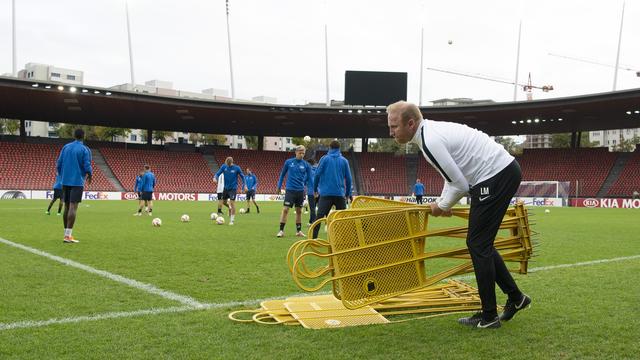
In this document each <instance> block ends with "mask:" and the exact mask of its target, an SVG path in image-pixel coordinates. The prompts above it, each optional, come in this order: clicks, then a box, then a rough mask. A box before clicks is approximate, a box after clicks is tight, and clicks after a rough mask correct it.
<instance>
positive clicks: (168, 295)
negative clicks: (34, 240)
mask: <svg viewBox="0 0 640 360" xmlns="http://www.w3.org/2000/svg"><path fill="white" fill-rule="evenodd" d="M0 243H4V244H6V245H9V246H13V247H15V248H18V249H20V250H24V251H28V252H30V253H32V254H36V255H39V256H43V257H46V258H47V259H50V260H53V261H57V262H59V263H62V264H64V265H68V266H72V267H75V268H77V269H81V270H84V271H86V272H89V273H92V274H96V275H100V276H102V277H105V278H107V279H109V280H113V281H116V282H119V283H121V284H125V285H128V286H131V287H134V288H136V289H139V290H142V291H146V292H148V293H150V294H154V295H158V296H162V297H163V298H165V299H169V300H173V301H178V302H179V303H181V304H183V305H187V306H191V307H193V308H205V307H206V305H205V304H203V303H200V302H198V301H197V300H195V299H193V298H191V297H189V296H185V295H180V294H176V293H173V292H171V291H167V290H162V289H160V288H157V287H155V286H153V285H150V284H145V283H143V282H140V281H137V280H133V279H129V278H126V277H124V276H121V275H117V274H113V273H110V272H108V271H104V270H99V269H96V268H93V267H91V266H88V265H84V264H81V263H79V262H76V261H73V260H69V259H65V258H63V257H60V256H57V255H53V254H49V253H48V252H45V251H42V250H38V249H34V248H32V247H29V246H25V245H22V244H18V243H14V242H13V241H9V240H6V239H3V238H0ZM69 246H81V245H69Z"/></svg>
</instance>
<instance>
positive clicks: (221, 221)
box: [216, 216, 224, 225]
mask: <svg viewBox="0 0 640 360" xmlns="http://www.w3.org/2000/svg"><path fill="white" fill-rule="evenodd" d="M216 224H218V225H222V224H224V218H223V217H222V216H218V218H217V219H216Z"/></svg>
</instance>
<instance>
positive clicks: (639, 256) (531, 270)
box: [529, 255, 640, 272]
mask: <svg viewBox="0 0 640 360" xmlns="http://www.w3.org/2000/svg"><path fill="white" fill-rule="evenodd" d="M633 259H640V255H632V256H624V257H617V258H611V259H601V260H591V261H583V262H578V263H573V264H560V265H549V266H541V267H537V268H533V269H530V270H529V272H536V271H547V270H554V269H561V268H572V267H576V266H588V265H596V264H604V263H610V262H616V261H625V260H633Z"/></svg>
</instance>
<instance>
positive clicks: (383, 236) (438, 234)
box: [229, 196, 534, 329]
mask: <svg viewBox="0 0 640 360" xmlns="http://www.w3.org/2000/svg"><path fill="white" fill-rule="evenodd" d="M430 211H431V209H430V207H429V206H428V205H427V206H422V205H415V204H410V203H404V202H397V201H392V200H384V199H378V198H374V197H366V196H358V197H356V198H354V200H353V203H352V206H351V208H350V209H347V210H340V211H333V212H331V213H330V214H329V216H327V218H326V219H320V220H318V221H316V222H315V223H314V224H313V225H312V226H311V228H310V229H309V239H305V240H300V241H298V242H296V243H294V244H293V245H292V246H291V248H290V249H289V253H288V254H287V262H288V265H289V270H290V272H291V275H292V277H293V280H294V282H295V283H296V284H297V285H298V286H299V287H300V288H301V289H303V290H305V291H308V292H315V291H318V290H320V289H321V288H322V287H324V286H325V285H327V284H329V283H331V285H332V288H333V291H332V294H328V295H315V296H306V297H304V296H303V297H291V298H288V299H284V300H269V301H264V302H263V303H262V304H261V309H258V310H240V311H236V312H233V313H231V314H230V315H229V318H231V319H232V320H236V321H241V322H258V323H263V324H286V325H303V326H304V327H306V328H312V329H322V328H336V327H346V326H355V325H366V324H377V323H388V322H390V321H389V320H388V319H387V317H388V316H390V315H405V316H404V317H401V318H402V319H401V320H396V321H406V320H408V319H413V318H416V315H413V316H410V315H408V314H427V317H428V316H438V315H443V314H451V313H455V312H469V311H475V310H479V309H480V298H479V296H478V293H477V290H476V289H474V288H473V287H471V286H469V285H467V284H465V283H463V282H461V281H458V280H451V279H449V280H448V281H447V282H444V283H443V282H442V281H443V280H445V279H447V278H450V277H452V276H455V275H459V274H463V273H466V272H471V271H473V264H472V263H471V258H470V256H469V252H468V250H467V247H466V245H465V244H464V242H462V244H460V245H457V246H455V247H453V248H446V247H445V246H441V245H440V244H434V245H436V246H434V248H437V250H435V249H434V250H431V249H430V250H429V251H426V248H425V243H426V241H427V240H426V239H427V238H428V237H434V239H431V240H429V241H433V242H437V241H438V240H444V241H442V243H443V244H445V245H446V244H450V243H451V240H449V241H446V238H458V241H460V239H466V234H467V227H466V226H460V227H448V228H439V229H430V228H429V226H428V225H429V213H430ZM453 215H454V216H457V217H461V218H465V219H468V217H469V209H465V208H461V209H454V210H453ZM323 223H326V232H327V239H326V240H323V239H311V234H312V231H313V229H314V228H315V227H316V226H322V224H323ZM500 229H501V231H500V232H499V233H498V236H497V237H496V240H495V247H496V249H498V251H499V252H500V254H501V255H502V257H503V258H504V260H505V261H506V262H517V263H518V265H519V266H518V268H517V269H512V271H515V272H519V273H521V274H526V273H527V265H528V261H529V259H530V258H531V256H532V254H533V243H532V235H534V234H533V233H532V231H531V229H530V226H529V218H528V214H527V210H526V209H525V207H524V206H523V204H521V203H518V204H516V205H515V206H513V207H510V208H509V209H508V210H507V213H506V215H505V217H504V219H503V221H502V224H501V226H500ZM430 248H431V247H430ZM438 259H439V260H440V261H439V262H438V263H437V264H438V266H439V267H440V268H441V269H440V270H439V272H437V273H436V272H435V271H434V270H433V268H435V267H438V266H430V263H434V264H435V262H436V261H437V260H438ZM442 259H447V260H442ZM427 270H428V271H427ZM428 273H429V275H428ZM240 313H252V314H253V316H252V318H251V319H245V320H243V319H239V318H238V314H240ZM420 316H421V317H425V316H424V315H420Z"/></svg>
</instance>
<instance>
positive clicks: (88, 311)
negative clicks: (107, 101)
mask: <svg viewBox="0 0 640 360" xmlns="http://www.w3.org/2000/svg"><path fill="white" fill-rule="evenodd" d="M46 205H47V202H46V201H44V200H42V201H39V200H3V201H0V238H2V239H6V240H8V241H11V242H13V243H18V244H21V245H25V246H28V247H30V248H33V249H37V250H41V251H43V252H46V253H48V254H51V255H55V256H58V257H60V258H64V259H68V260H72V261H74V262H76V263H79V264H83V265H86V266H90V267H91V268H94V269H98V270H103V271H106V272H109V273H110V274H115V275H120V276H122V277H125V278H127V279H132V280H135V281H138V282H140V283H144V284H148V285H150V286H153V287H154V288H157V289H162V290H165V291H167V292H171V293H174V294H179V295H182V296H185V297H189V298H190V299H192V300H193V301H195V302H198V303H202V304H208V308H206V309H200V310H194V309H189V308H188V307H185V305H184V304H183V303H180V302H178V301H176V300H172V299H168V298H167V297H166V296H161V295H158V294H154V293H150V292H148V291H143V290H141V289H139V288H136V287H132V286H128V285H126V284H123V283H122V282H117V281H114V280H112V279H109V278H105V277H103V276H99V275H98V274H95V273H91V272H87V271H83V270H81V269H79V268H77V267H73V266H69V265H64V264H62V263H60V262H56V261H54V260H52V259H50V258H47V257H43V256H38V255H36V254H33V253H30V252H28V251H25V250H23V249H20V248H16V247H13V246H9V245H7V244H5V243H0V359H45V358H47V359H48V358H61V359H104V358H113V359H129V358H145V359H158V358H168V359H169V358H170V359H265V358H268V359H302V358H304V359H376V358H379V359H422V358H438V359H442V358H446V359H449V358H451V359H516V358H523V359H574V358H575V359H585V358H593V359H631V358H637V357H638V354H639V353H640V341H639V340H638V334H640V316H638V307H639V306H640V281H639V279H638V277H639V276H640V256H639V255H640V236H639V235H638V234H640V212H639V210H637V209H636V210H634V209H628V210H627V209H584V208H552V209H551V212H550V213H544V211H543V209H532V210H531V211H533V212H535V213H536V215H535V221H536V222H537V224H536V225H535V226H534V229H535V230H537V231H538V232H540V236H539V238H540V246H539V248H538V254H537V255H538V256H537V257H535V258H534V259H533V260H534V261H532V262H531V263H530V268H532V269H534V270H536V269H540V270H539V271H533V272H531V273H530V274H528V275H515V277H516V281H517V283H518V285H519V286H520V287H521V288H522V290H523V291H525V292H526V293H527V294H529V295H530V296H531V297H532V298H533V304H532V307H531V308H530V309H528V310H526V311H524V312H522V313H520V314H518V316H516V317H515V319H514V320H513V321H510V322H508V323H504V324H503V326H502V328H500V329H498V330H491V331H486V330H485V331H477V330H472V329H469V328H465V327H462V326H460V325H458V324H457V323H456V318H457V317H456V316H455V315H453V316H445V317H439V318H433V319H427V320H416V321H409V322H404V323H399V324H389V325H376V326H365V327H353V328H346V329H333V330H320V331H314V330H307V329H304V328H302V327H300V326H267V325H258V324H240V323H235V322H232V321H230V320H228V319H227V314H228V313H229V312H230V311H233V310H237V309H241V308H257V307H258V306H259V305H258V302H259V300H261V299H267V298H283V297H286V296H291V295H295V294H301V291H300V290H299V289H297V287H296V286H295V284H294V283H293V281H292V280H291V277H290V275H289V272H288V269H287V265H286V261H285V257H286V253H287V249H288V248H289V246H290V245H291V244H292V243H293V242H294V241H296V240H298V238H296V237H295V236H293V234H294V232H295V226H294V221H293V215H292V214H290V215H289V221H288V224H287V228H286V237H285V238H282V239H279V238H276V237H275V234H276V233H277V231H278V223H279V213H280V209H281V203H262V204H261V213H260V214H256V213H255V209H252V211H251V213H250V214H245V215H241V214H238V215H237V216H236V223H235V225H234V226H228V225H222V226H219V225H215V224H214V223H213V222H212V221H211V220H209V214H210V213H211V212H212V211H215V208H214V205H215V204H213V203H205V202H156V204H155V208H154V217H159V218H161V219H162V221H163V225H162V226H161V227H159V228H154V227H152V226H151V218H150V217H148V216H143V217H134V216H132V214H133V213H134V211H135V209H136V203H134V202H125V201H85V202H82V203H81V206H80V209H79V213H78V219H77V223H76V227H75V229H74V236H75V237H76V238H77V239H79V240H80V241H81V242H80V243H79V244H74V245H69V244H63V243H62V237H63V228H62V220H61V218H60V217H58V216H56V215H55V213H54V214H52V215H50V216H47V215H44V209H45V207H46ZM56 205H57V204H56ZM54 208H55V207H54ZM182 214H189V216H190V217H191V222H189V223H181V222H180V216H181V215H182ZM307 220H308V218H307V217H306V216H304V221H303V223H306V222H307ZM227 222H228V217H227ZM432 224H433V225H437V226H452V225H457V224H459V220H458V222H456V220H450V219H433V220H432ZM304 229H305V231H306V226H304ZM454 241H455V240H454ZM460 244H461V245H463V244H464V241H461V242H460ZM615 258H619V259H618V260H616V261H610V262H601V263H594V261H596V260H604V259H615ZM580 263H582V264H580ZM564 264H573V265H570V266H569V265H568V266H566V267H554V265H564ZM467 281H469V282H470V283H471V284H473V285H474V286H475V283H474V281H473V280H467ZM323 290H325V291H328V290H329V287H327V288H326V289H323ZM498 300H499V302H500V303H503V302H504V300H505V297H504V296H503V295H502V294H501V293H500V291H499V290H498ZM52 319H56V320H52ZM65 319H66V320H65ZM47 320H52V321H51V323H49V324H43V323H42V322H43V321H47ZM65 321H66V322H65ZM16 324H21V325H20V326H17V325H16Z"/></svg>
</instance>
